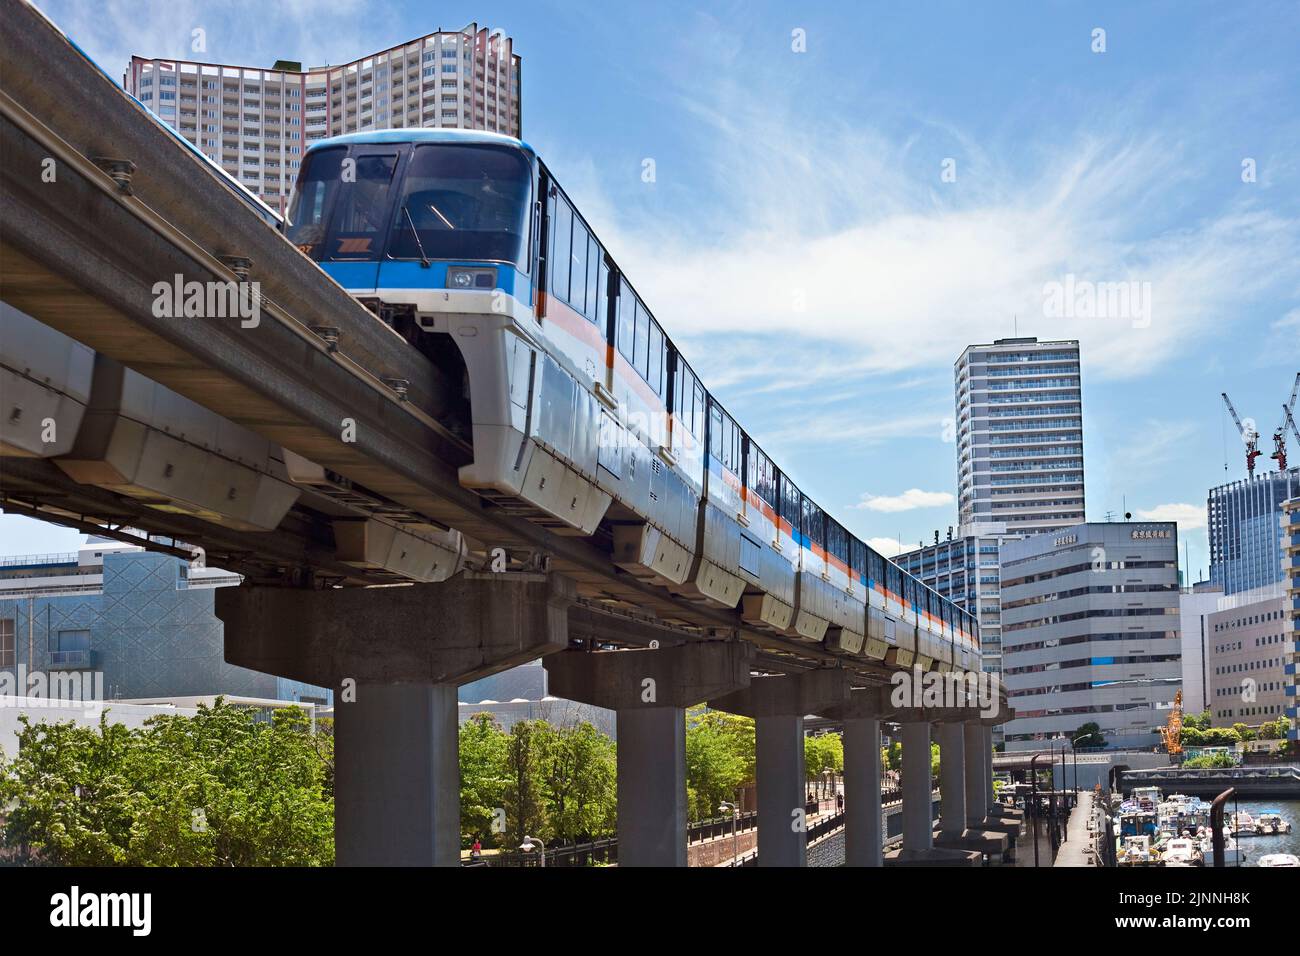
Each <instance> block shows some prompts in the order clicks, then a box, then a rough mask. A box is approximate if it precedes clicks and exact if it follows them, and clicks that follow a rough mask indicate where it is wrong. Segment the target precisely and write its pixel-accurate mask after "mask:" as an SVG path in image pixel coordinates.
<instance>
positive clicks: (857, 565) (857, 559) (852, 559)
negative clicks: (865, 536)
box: [849, 538, 867, 577]
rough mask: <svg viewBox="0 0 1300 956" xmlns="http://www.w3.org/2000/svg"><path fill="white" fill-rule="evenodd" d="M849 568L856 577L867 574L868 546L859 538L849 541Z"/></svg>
mask: <svg viewBox="0 0 1300 956" xmlns="http://www.w3.org/2000/svg"><path fill="white" fill-rule="evenodd" d="M849 568H850V569H851V570H852V571H853V575H854V577H857V576H859V575H865V574H866V573H867V546H866V545H865V544H863V543H862V542H861V541H859V540H858V539H857V538H850V539H849Z"/></svg>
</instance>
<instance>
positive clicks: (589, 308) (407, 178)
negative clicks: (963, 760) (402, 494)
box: [284, 129, 980, 671]
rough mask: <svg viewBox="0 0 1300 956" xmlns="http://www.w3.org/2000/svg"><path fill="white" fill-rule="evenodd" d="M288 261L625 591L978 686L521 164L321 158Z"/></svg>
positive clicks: (330, 147)
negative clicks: (460, 380)
mask: <svg viewBox="0 0 1300 956" xmlns="http://www.w3.org/2000/svg"><path fill="white" fill-rule="evenodd" d="M284 228H285V233H286V235H287V236H288V238H289V239H290V241H292V242H293V243H294V244H296V245H297V246H298V248H299V249H300V250H301V251H302V252H303V253H304V254H305V255H307V256H309V257H310V258H312V259H313V260H315V261H316V263H317V264H318V265H319V266H320V267H321V268H322V269H323V270H324V271H325V272H326V273H327V274H328V275H330V276H331V277H332V278H333V279H334V280H335V281H337V282H338V283H339V284H340V285H341V286H343V288H345V289H346V290H348V291H349V292H350V293H351V294H352V295H353V296H355V297H356V298H358V299H359V300H361V301H362V302H364V303H365V304H367V305H368V306H369V307H370V308H371V309H372V310H373V311H375V312H376V314H377V315H379V316H380V317H381V318H382V319H383V320H384V321H386V322H388V323H390V324H391V325H392V326H393V328H395V329H396V330H397V331H399V332H400V333H401V334H403V335H404V336H405V337H406V338H407V340H408V341H410V342H411V343H412V344H413V345H414V346H415V347H417V348H420V349H421V350H423V351H427V352H428V353H429V354H435V353H440V352H445V351H446V341H447V340H448V339H450V340H451V341H452V342H454V343H455V344H456V346H457V347H458V350H459V354H460V355H461V357H462V358H463V361H464V367H465V375H466V377H467V393H468V394H469V396H470V416H471V426H472V437H473V456H474V460H473V462H472V463H471V464H468V465H466V466H464V467H463V468H461V471H460V480H461V483H462V484H463V485H465V486H466V487H469V488H472V489H475V490H476V491H477V492H478V493H479V494H482V495H483V496H485V497H487V498H488V499H490V500H494V501H497V502H499V503H502V504H503V505H507V506H509V507H511V508H512V509H514V510H516V511H522V512H524V513H526V514H528V515H529V516H530V517H532V518H533V519H534V520H537V521H539V522H541V523H543V524H546V525H548V526H551V527H553V528H555V529H556V530H557V531H560V532H564V533H571V534H592V533H593V532H595V531H596V530H597V528H598V527H599V526H601V525H602V524H604V525H605V526H606V527H608V528H609V530H610V532H611V534H612V539H613V559H614V561H615V563H616V564H617V565H618V566H619V567H621V568H623V569H625V570H626V571H628V572H630V573H632V574H634V575H637V576H639V577H641V578H643V579H645V580H647V581H650V582H652V583H655V584H657V585H660V586H662V587H665V588H667V589H668V590H670V591H672V592H674V593H676V594H678V595H680V596H682V597H683V598H685V599H687V600H692V601H698V602H707V603H710V604H713V605H716V606H719V607H724V608H738V609H739V613H740V615H741V617H742V618H743V620H744V621H745V622H746V623H747V624H749V625H751V626H754V627H758V628H765V629H769V630H771V631H773V632H776V633H779V634H782V635H785V636H788V637H790V638H792V639H796V640H801V641H809V642H818V643H821V644H823V645H824V646H825V647H827V648H828V649H830V650H832V651H834V652H836V653H839V654H842V655H848V656H860V657H866V658H871V659H875V660H884V661H887V662H889V663H891V664H894V665H896V666H903V667H907V666H911V665H913V664H917V665H919V666H921V667H922V668H926V669H937V670H949V669H957V670H963V671H964V670H978V669H979V664H980V659H979V657H980V656H979V644H978V640H977V637H976V635H977V628H976V624H975V621H974V619H973V617H972V616H971V615H970V614H969V613H967V612H966V611H965V610H963V609H962V608H960V607H958V606H956V605H955V604H953V603H951V602H950V601H948V600H946V599H944V598H942V597H941V596H940V595H939V594H937V593H936V592H935V591H933V590H931V589H930V588H928V587H926V586H925V585H924V584H922V583H921V582H920V581H918V580H916V579H915V578H913V577H911V576H910V575H908V574H907V573H905V572H903V571H902V570H901V569H900V568H899V567H897V566H896V565H894V564H892V563H890V562H889V561H887V560H885V559H884V558H882V557H881V556H880V555H878V554H876V553H875V552H874V551H873V550H872V549H871V548H869V547H868V546H867V545H866V544H865V543H863V542H862V541H859V540H857V538H855V537H854V536H853V535H851V534H849V532H848V531H847V530H846V529H845V528H844V527H843V525H841V524H839V523H838V522H837V521H836V520H835V519H834V518H833V517H831V516H830V515H829V514H827V513H826V512H825V511H824V510H823V509H822V508H821V507H819V506H818V505H817V504H816V502H814V501H813V500H812V499H811V498H810V497H809V496H808V495H806V494H804V493H803V492H802V491H801V489H800V488H799V487H798V486H797V485H796V484H795V483H794V481H793V480H792V478H791V476H790V475H789V474H788V473H787V472H786V471H784V470H782V469H781V468H779V467H778V466H777V464H776V463H775V462H773V461H772V459H771V458H770V457H768V456H767V455H766V454H765V453H764V452H763V450H762V448H761V447H760V446H759V445H758V443H757V442H755V441H754V440H753V439H752V438H751V437H750V436H749V435H748V434H746V433H745V431H744V430H743V429H742V428H741V427H740V426H739V425H738V424H737V423H736V421H735V419H734V418H733V417H732V416H731V415H730V414H729V413H728V412H727V410H726V409H725V408H724V407H723V406H722V404H721V403H720V402H719V401H718V400H717V398H716V397H715V396H713V395H711V394H710V393H709V392H708V391H707V390H706V389H705V388H704V386H703V385H702V384H701V382H700V380H699V378H698V377H697V376H696V374H695V372H694V371H693V370H692V368H691V366H690V364H689V363H688V362H687V361H686V359H685V357H684V356H683V355H682V354H681V353H680V352H679V351H678V350H677V349H676V348H675V347H674V345H673V343H672V341H671V339H669V337H668V336H667V335H666V334H665V332H664V330H663V328H662V326H661V325H660V324H659V322H658V321H657V320H656V319H655V317H654V315H653V314H652V313H651V312H650V310H649V309H648V308H647V307H646V305H645V303H644V302H643V301H642V299H641V298H640V296H638V295H637V293H636V291H635V289H634V288H633V286H632V284H631V282H630V281H629V280H628V278H627V276H625V275H624V274H623V273H622V271H621V270H620V269H619V267H618V264H617V263H616V262H615V261H614V259H613V258H612V257H611V256H610V255H609V252H608V251H607V250H606V249H605V248H604V246H603V245H602V244H601V243H600V241H599V239H598V238H597V237H596V235H595V234H594V233H593V231H592V230H591V228H590V227H589V226H588V224H587V222H586V220H585V219H584V218H583V217H582V214H581V213H580V212H579V211H578V210H577V209H576V208H575V206H574V204H573V203H572V202H571V201H570V199H569V198H568V196H567V195H566V194H565V192H564V190H563V189H562V188H561V187H560V185H559V183H558V182H557V181H556V179H555V177H554V176H553V175H552V173H551V171H550V170H549V169H548V168H547V166H546V165H545V164H544V163H543V162H542V161H541V160H540V159H539V158H538V156H537V155H536V153H535V152H534V150H533V149H532V148H531V147H530V146H528V145H527V144H526V143H524V142H521V141H520V140H517V139H512V138H509V137H506V136H501V135H497V134H493V133H479V132H469V131H460V130H439V129H399V130H382V131H375V132H367V133H355V134H349V135H345V136H340V137H335V138H331V139H326V140H321V141H319V142H317V143H314V144H313V145H312V146H311V147H310V148H309V149H308V151H307V152H306V154H305V156H304V160H303V164H302V168H301V169H300V172H299V178H298V182H297V185H296V188H295V190H294V198H293V201H292V204H291V207H290V211H289V214H288V216H287V220H286V223H285V227H284Z"/></svg>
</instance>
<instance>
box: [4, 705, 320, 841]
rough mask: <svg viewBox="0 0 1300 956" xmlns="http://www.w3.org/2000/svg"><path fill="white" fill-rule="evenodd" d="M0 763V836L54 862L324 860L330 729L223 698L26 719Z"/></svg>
mask: <svg viewBox="0 0 1300 956" xmlns="http://www.w3.org/2000/svg"><path fill="white" fill-rule="evenodd" d="M19 721H20V723H21V724H22V729H21V730H20V732H19V751H18V754H17V756H16V757H14V759H12V760H10V761H7V762H5V763H3V764H2V765H0V806H6V807H8V808H9V810H8V814H7V817H6V818H5V820H4V824H3V830H0V834H2V837H0V838H2V839H3V843H4V845H5V846H6V847H9V848H11V849H13V848H17V849H19V850H20V851H25V852H28V853H30V858H31V860H32V861H33V862H44V863H50V864H55V865H63V866H107V865H127V866H328V865H331V864H333V862H334V829H333V822H334V821H333V814H334V794H333V738H332V736H331V735H330V734H329V733H328V732H320V731H318V732H317V733H316V734H313V733H312V732H311V730H310V727H309V722H308V718H307V715H306V714H304V713H303V712H302V711H301V710H300V709H298V708H296V707H286V708H282V709H279V710H276V711H274V712H272V714H271V717H270V719H269V720H267V719H264V718H261V717H260V716H259V715H258V714H257V713H256V712H254V711H250V710H247V709H245V708H239V707H233V706H230V705H228V704H226V703H224V701H222V699H221V698H218V699H217V702H216V703H215V704H214V705H213V706H212V707H206V706H202V705H200V707H199V712H198V714H197V715H195V716H193V717H185V716H178V715H170V714H168V715H160V716H157V717H153V718H150V719H149V720H148V721H147V722H146V723H145V726H143V727H141V728H128V727H126V726H125V725H123V724H117V723H112V722H111V721H110V720H109V719H108V712H107V711H105V712H104V713H103V714H101V715H100V720H99V724H98V725H97V726H91V727H86V726H79V725H77V724H74V723H71V722H66V723H31V722H30V721H29V720H28V719H27V718H26V716H23V717H20V718H19Z"/></svg>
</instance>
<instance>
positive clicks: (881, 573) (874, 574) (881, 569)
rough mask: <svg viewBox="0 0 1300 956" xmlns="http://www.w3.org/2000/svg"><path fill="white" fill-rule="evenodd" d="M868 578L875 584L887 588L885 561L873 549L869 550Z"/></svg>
mask: <svg viewBox="0 0 1300 956" xmlns="http://www.w3.org/2000/svg"><path fill="white" fill-rule="evenodd" d="M867 577H868V578H870V579H871V581H872V583H873V584H879V585H880V586H881V587H882V588H883V587H884V586H885V559H884V558H882V557H881V556H880V555H878V554H876V552H875V550H874V549H873V548H867Z"/></svg>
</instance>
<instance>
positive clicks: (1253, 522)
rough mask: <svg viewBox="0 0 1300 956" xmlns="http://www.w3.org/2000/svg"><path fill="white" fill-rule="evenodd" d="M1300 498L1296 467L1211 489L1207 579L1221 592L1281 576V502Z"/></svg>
mask: <svg viewBox="0 0 1300 956" xmlns="http://www.w3.org/2000/svg"><path fill="white" fill-rule="evenodd" d="M1296 497H1300V468H1290V469H1288V470H1286V471H1282V472H1279V471H1273V472H1267V473H1265V474H1262V475H1256V476H1255V477H1254V478H1247V479H1242V480H1241V481H1233V482H1230V483H1228V484H1226V485H1220V486H1219V487H1217V488H1211V489H1210V496H1209V499H1208V501H1207V503H1206V516H1207V518H1208V521H1209V538H1210V581H1211V583H1213V584H1217V585H1219V586H1221V587H1222V588H1223V593H1224V594H1225V595H1230V594H1237V593H1238V592H1241V591H1253V590H1256V589H1257V588H1262V587H1267V586H1268V585H1270V584H1276V583H1278V582H1280V581H1281V580H1282V548H1281V545H1280V543H1279V537H1278V530H1277V529H1278V520H1279V518H1280V516H1281V514H1282V502H1284V501H1286V500H1287V499H1288V498H1296Z"/></svg>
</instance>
